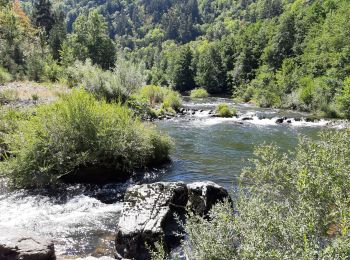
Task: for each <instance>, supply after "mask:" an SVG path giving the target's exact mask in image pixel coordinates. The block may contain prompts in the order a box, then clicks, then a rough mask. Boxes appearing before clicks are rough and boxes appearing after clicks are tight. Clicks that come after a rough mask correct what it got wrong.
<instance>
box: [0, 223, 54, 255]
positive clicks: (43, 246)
mask: <svg viewBox="0 0 350 260" xmlns="http://www.w3.org/2000/svg"><path fill="white" fill-rule="evenodd" d="M0 259H1V260H54V259H56V257H55V250H54V245H53V243H52V241H51V240H48V239H46V238H43V237H41V236H37V235H34V234H30V233H28V232H26V231H22V230H17V229H10V228H5V227H0Z"/></svg>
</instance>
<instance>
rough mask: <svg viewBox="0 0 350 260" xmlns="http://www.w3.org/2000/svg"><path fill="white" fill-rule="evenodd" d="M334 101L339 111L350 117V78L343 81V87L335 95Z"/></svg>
mask: <svg viewBox="0 0 350 260" xmlns="http://www.w3.org/2000/svg"><path fill="white" fill-rule="evenodd" d="M336 103H337V105H338V109H339V111H341V113H343V115H344V117H346V118H350V78H349V77H348V78H346V79H345V81H344V86H343V89H342V90H341V91H340V93H339V94H338V96H337V97H336Z"/></svg>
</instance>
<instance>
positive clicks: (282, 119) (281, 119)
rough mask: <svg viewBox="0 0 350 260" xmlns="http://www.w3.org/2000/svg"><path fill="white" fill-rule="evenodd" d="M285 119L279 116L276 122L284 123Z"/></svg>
mask: <svg viewBox="0 0 350 260" xmlns="http://www.w3.org/2000/svg"><path fill="white" fill-rule="evenodd" d="M283 121H284V118H277V119H276V124H282V123H283Z"/></svg>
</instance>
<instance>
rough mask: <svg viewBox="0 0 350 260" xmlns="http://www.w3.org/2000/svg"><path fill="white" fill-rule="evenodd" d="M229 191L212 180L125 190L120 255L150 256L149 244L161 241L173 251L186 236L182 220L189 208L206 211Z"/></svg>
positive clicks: (120, 232)
mask: <svg viewBox="0 0 350 260" xmlns="http://www.w3.org/2000/svg"><path fill="white" fill-rule="evenodd" d="M227 197H229V195H228V192H227V191H226V190H225V189H224V188H222V187H221V186H219V185H217V184H215V183H213V182H196V183H192V184H188V185H185V184H184V183H182V182H168V183H167V182H158V183H153V184H143V185H136V186H133V187H131V188H129V189H128V190H127V191H126V194H125V198H124V206H123V210H122V213H121V217H120V220H119V223H118V231H117V237H116V241H115V242H116V250H117V258H118V259H123V258H131V259H150V258H151V257H150V254H149V252H148V249H149V248H154V244H155V243H156V242H162V243H163V246H164V249H165V250H166V251H167V252H170V251H171V250H172V249H173V248H175V247H176V246H178V245H179V243H180V240H181V239H182V238H183V229H182V226H181V224H180V223H179V220H180V221H182V222H184V221H185V216H186V213H187V209H188V210H191V211H193V212H194V213H196V214H200V215H205V214H207V213H208V211H209V210H210V209H211V207H212V206H213V205H214V204H215V203H217V202H218V201H222V200H223V199H225V198H227Z"/></svg>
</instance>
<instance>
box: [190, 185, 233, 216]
mask: <svg viewBox="0 0 350 260" xmlns="http://www.w3.org/2000/svg"><path fill="white" fill-rule="evenodd" d="M187 189H188V203H187V207H188V208H190V209H191V210H192V211H193V212H194V213H196V214H199V215H201V216H204V215H206V214H207V213H208V212H209V210H210V209H211V208H212V207H213V206H214V205H215V204H216V203H218V202H222V201H223V200H224V199H226V198H229V194H228V192H227V190H226V189H225V188H223V187H221V186H220V185H217V184H216V183H214V182H211V181H203V182H193V183H190V184H187Z"/></svg>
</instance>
